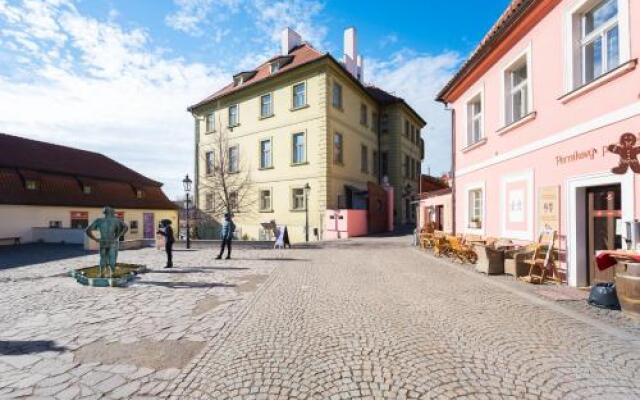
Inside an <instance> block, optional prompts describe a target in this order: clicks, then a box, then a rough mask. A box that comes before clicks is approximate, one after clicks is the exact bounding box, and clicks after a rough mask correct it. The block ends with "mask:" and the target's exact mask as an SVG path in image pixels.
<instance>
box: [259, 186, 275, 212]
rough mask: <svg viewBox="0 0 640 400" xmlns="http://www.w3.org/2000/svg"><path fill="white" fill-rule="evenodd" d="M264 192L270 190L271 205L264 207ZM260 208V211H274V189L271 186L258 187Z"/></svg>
mask: <svg viewBox="0 0 640 400" xmlns="http://www.w3.org/2000/svg"><path fill="white" fill-rule="evenodd" d="M264 192H269V207H268V208H264V207H262V205H263V204H262V194H263V193H264ZM258 210H259V211H260V212H273V189H272V188H270V187H268V188H267V187H263V188H259V189H258Z"/></svg>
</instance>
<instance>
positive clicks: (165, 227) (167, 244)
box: [158, 219, 175, 268]
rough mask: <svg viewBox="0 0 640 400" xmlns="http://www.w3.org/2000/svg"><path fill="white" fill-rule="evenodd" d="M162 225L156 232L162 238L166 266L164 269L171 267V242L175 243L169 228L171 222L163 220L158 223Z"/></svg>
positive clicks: (171, 230) (171, 229)
mask: <svg viewBox="0 0 640 400" xmlns="http://www.w3.org/2000/svg"><path fill="white" fill-rule="evenodd" d="M160 224H161V225H162V229H160V230H158V233H159V234H160V235H162V236H164V239H165V240H164V250H165V251H166V252H167V265H166V266H165V268H172V267H173V242H175V238H174V237H173V228H171V220H168V219H163V220H162V221H160Z"/></svg>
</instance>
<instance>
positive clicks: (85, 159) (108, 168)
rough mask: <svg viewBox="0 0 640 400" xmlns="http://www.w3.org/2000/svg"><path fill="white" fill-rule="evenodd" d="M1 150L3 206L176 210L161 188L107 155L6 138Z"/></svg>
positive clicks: (2, 136)
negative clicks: (29, 183) (87, 190)
mask: <svg viewBox="0 0 640 400" xmlns="http://www.w3.org/2000/svg"><path fill="white" fill-rule="evenodd" d="M0 149H2V157H0V204H16V205H47V206H71V207H73V206H76V207H80V206H84V207H103V206H106V205H109V206H112V207H117V208H133V209H162V210H173V209H176V207H175V205H174V204H173V203H172V202H171V201H169V199H168V198H167V197H166V196H165V194H164V193H163V192H162V189H161V186H162V184H161V183H159V182H156V181H153V180H151V179H149V178H146V177H144V176H143V175H140V174H139V173H137V172H135V171H133V170H131V169H129V168H127V167H125V166H124V165H122V164H119V163H117V162H116V161H114V160H112V159H110V158H108V157H105V156H103V155H102V154H98V153H92V152H89V151H84V150H79V149H73V148H70V147H65V146H58V145H54V144H50V143H44V142H39V141H35V140H30V139H25V138H21V137H17V136H10V135H6V134H0ZM26 180H35V181H36V182H37V186H36V189H35V190H30V189H27V188H26V185H25V181H26ZM84 185H88V186H90V187H91V193H89V194H85V193H84V192H83V186H84ZM138 189H140V190H142V192H143V196H142V198H138V197H137V193H136V192H137V190H138Z"/></svg>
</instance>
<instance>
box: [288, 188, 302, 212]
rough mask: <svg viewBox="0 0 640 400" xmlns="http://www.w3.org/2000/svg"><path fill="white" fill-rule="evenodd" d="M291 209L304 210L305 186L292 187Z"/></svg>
mask: <svg viewBox="0 0 640 400" xmlns="http://www.w3.org/2000/svg"><path fill="white" fill-rule="evenodd" d="M291 209H292V210H304V209H305V204H304V188H294V189H291Z"/></svg>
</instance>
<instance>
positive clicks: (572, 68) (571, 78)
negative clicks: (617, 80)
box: [564, 0, 631, 93]
mask: <svg viewBox="0 0 640 400" xmlns="http://www.w3.org/2000/svg"><path fill="white" fill-rule="evenodd" d="M600 1H601V0H574V1H573V2H572V3H571V4H570V5H569V6H568V7H567V8H566V9H565V16H564V46H565V92H566V93H569V92H572V91H574V90H576V89H579V88H580V87H582V86H586V85H589V84H591V83H593V82H596V81H598V80H599V79H601V78H603V77H604V76H605V75H607V72H606V71H603V72H602V74H601V75H599V76H598V77H595V79H594V80H592V81H590V82H587V83H585V82H584V73H583V68H584V62H583V61H582V46H581V45H582V42H583V41H582V32H583V31H582V26H583V25H582V16H583V15H584V13H586V12H588V11H589V10H591V9H592V8H593V7H595V6H596V5H597V4H598V3H599V2H600ZM629 1H630V0H617V2H618V43H619V47H620V48H619V62H618V66H622V65H624V64H626V63H628V62H629V61H630V60H631V30H630V13H629ZM603 51H604V48H603ZM603 68H604V66H603ZM614 69H615V68H614ZM610 71H611V70H609V71H608V72H610Z"/></svg>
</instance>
